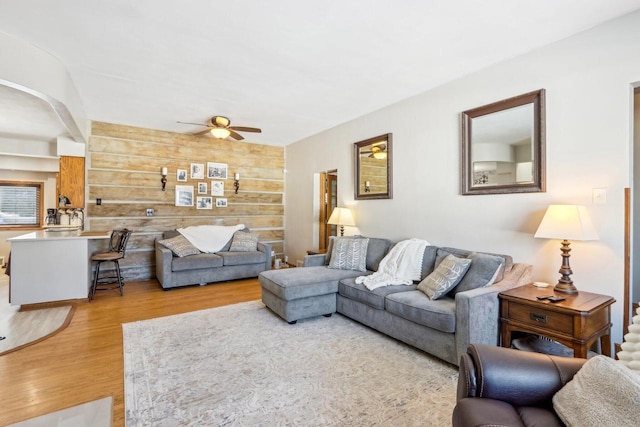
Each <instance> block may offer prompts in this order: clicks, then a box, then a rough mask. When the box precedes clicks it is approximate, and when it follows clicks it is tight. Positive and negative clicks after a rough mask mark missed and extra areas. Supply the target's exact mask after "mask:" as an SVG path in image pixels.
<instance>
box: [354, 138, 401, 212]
mask: <svg viewBox="0 0 640 427" xmlns="http://www.w3.org/2000/svg"><path fill="white" fill-rule="evenodd" d="M392 139H393V138H392V134H390V133H387V134H384V135H380V136H376V137H375V138H369V139H367V140H364V141H360V142H356V143H354V144H353V146H354V158H355V179H354V189H355V198H356V200H366V199H392V198H393V197H392V196H393V191H392V189H393V185H392V176H393V174H392V167H391V165H392V162H391V159H392V153H393V151H392V148H393V147H392V142H393V141H392Z"/></svg>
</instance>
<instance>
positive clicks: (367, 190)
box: [364, 181, 371, 193]
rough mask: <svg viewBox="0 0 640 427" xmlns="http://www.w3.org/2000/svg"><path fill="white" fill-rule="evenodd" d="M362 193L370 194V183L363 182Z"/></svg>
mask: <svg viewBox="0 0 640 427" xmlns="http://www.w3.org/2000/svg"><path fill="white" fill-rule="evenodd" d="M364 192H365V193H370V192H371V181H365V182H364Z"/></svg>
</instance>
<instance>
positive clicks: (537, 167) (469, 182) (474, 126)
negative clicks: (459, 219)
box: [461, 89, 546, 195]
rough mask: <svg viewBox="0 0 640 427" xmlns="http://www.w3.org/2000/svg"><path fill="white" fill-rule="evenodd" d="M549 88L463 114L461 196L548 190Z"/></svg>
mask: <svg viewBox="0 0 640 427" xmlns="http://www.w3.org/2000/svg"><path fill="white" fill-rule="evenodd" d="M544 94H545V92H544V89H540V90H537V91H534V92H530V93H525V94H524V95H520V96H516V97H514V98H509V99H505V100H502V101H498V102H495V103H493V104H489V105H485V106H482V107H478V108H474V109H473V110H467V111H464V112H463V113H462V174H461V175H462V178H461V180H462V182H461V184H462V185H461V187H462V194H463V195H471V194H505V193H535V192H544V191H546V176H545V175H546V171H545V119H544V115H545V109H544Z"/></svg>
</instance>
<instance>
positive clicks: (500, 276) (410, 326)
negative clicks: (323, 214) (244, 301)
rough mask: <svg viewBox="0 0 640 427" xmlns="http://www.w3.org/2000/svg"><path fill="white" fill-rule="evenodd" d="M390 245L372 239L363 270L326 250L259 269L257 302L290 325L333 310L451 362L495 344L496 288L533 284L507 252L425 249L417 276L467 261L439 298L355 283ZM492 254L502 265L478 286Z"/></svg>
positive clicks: (399, 288) (524, 267) (400, 288)
mask: <svg viewBox="0 0 640 427" xmlns="http://www.w3.org/2000/svg"><path fill="white" fill-rule="evenodd" d="M392 245H393V242H391V241H389V240H387V239H378V238H369V245H368V248H367V254H366V269H367V271H366V272H364V273H363V272H360V271H353V270H340V269H333V268H329V267H328V265H329V262H328V258H330V256H331V251H329V252H328V255H310V256H307V257H305V264H304V265H305V266H304V267H300V268H289V269H283V270H271V271H265V272H262V273H260V275H259V281H260V285H261V287H262V301H263V303H264V304H265V305H266V306H267V307H269V308H270V309H271V310H272V311H274V312H275V313H276V314H278V315H279V316H281V317H282V318H284V319H285V320H286V321H288V322H289V323H295V322H296V321H297V320H300V319H305V318H309V317H313V316H319V315H325V316H329V315H331V314H332V313H334V312H337V313H340V314H342V315H344V316H347V317H349V318H351V319H353V320H356V321H358V322H360V323H363V324H365V325H367V326H369V327H371V328H373V329H376V330H378V331H380V332H382V333H384V334H386V335H389V336H391V337H393V338H396V339H398V340H400V341H403V342H405V343H407V344H409V345H412V346H414V347H417V348H419V349H421V350H423V351H425V352H427V353H430V354H432V355H434V356H436V357H439V358H440V359H443V360H445V361H447V362H449V363H452V364H454V365H457V364H458V361H459V359H460V355H461V354H464V353H465V352H466V351H467V347H468V346H469V344H471V343H479V344H488V345H498V338H499V317H500V314H499V301H498V293H499V292H502V291H504V290H507V289H510V288H513V287H517V286H522V285H524V284H527V283H530V282H531V269H532V267H531V266H530V265H528V264H522V263H515V264H514V263H513V260H512V258H511V257H510V256H507V255H495V254H486V253H481V252H473V251H467V250H461V249H454V248H446V247H442V248H441V247H437V246H427V247H426V249H425V251H424V256H423V258H422V271H421V278H422V279H424V278H425V277H427V276H429V275H430V274H431V273H432V272H433V271H434V269H435V268H436V267H437V266H438V265H439V263H440V262H441V261H442V259H443V258H444V257H445V256H446V255H448V254H453V255H454V256H456V257H459V258H469V259H472V262H471V264H470V267H469V270H468V271H467V273H466V275H465V276H464V277H463V279H462V281H461V282H460V284H459V285H458V286H456V288H454V289H453V290H451V291H450V292H449V293H447V294H446V295H445V296H444V297H442V298H439V299H436V300H431V299H430V298H429V297H428V296H427V295H426V294H425V293H424V292H422V291H421V290H418V289H417V284H416V283H414V284H411V285H393V286H385V287H380V288H377V289H374V290H373V291H370V290H369V289H367V288H366V287H365V286H364V285H362V284H357V283H356V278H357V277H358V276H362V275H367V274H372V273H373V272H375V271H376V270H377V269H378V266H379V264H380V261H381V260H382V259H383V258H384V256H385V255H386V254H387V253H388V251H389V249H390V248H391V246H392ZM330 246H331V245H330ZM496 258H498V259H499V261H500V265H501V266H500V268H498V269H497V270H495V269H494V270H495V274H494V275H493V277H492V278H491V280H490V282H492V283H491V284H490V285H486V283H490V282H487V281H485V282H484V283H481V282H482V280H479V279H480V277H481V276H482V274H483V273H484V274H486V271H484V270H486V264H487V263H493V265H496V264H495V263H496ZM465 279H469V280H466V282H465ZM483 280H484V279H483ZM474 283H475V286H476V287H474ZM479 283H480V284H481V285H482V286H478V284H479ZM485 285H486V286H485ZM458 287H459V289H457V288H458Z"/></svg>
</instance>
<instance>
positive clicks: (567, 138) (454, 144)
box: [285, 12, 640, 342]
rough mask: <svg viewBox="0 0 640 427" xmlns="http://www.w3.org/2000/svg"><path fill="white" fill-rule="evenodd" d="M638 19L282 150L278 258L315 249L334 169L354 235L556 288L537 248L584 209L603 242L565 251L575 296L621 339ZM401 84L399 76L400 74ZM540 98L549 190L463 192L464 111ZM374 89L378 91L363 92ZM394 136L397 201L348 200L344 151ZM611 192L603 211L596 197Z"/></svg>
mask: <svg viewBox="0 0 640 427" xmlns="http://www.w3.org/2000/svg"><path fill="white" fill-rule="evenodd" d="M638 28H640V13H638V12H636V13H634V14H631V15H627V16H625V17H623V18H620V19H617V20H615V21H611V22H609V23H607V24H604V25H601V26H599V27H596V28H594V29H592V30H589V31H587V32H584V33H582V34H579V35H576V36H573V37H571V38H568V39H566V40H564V41H561V42H558V43H555V44H553V45H550V46H547V47H544V48H542V49H539V50H536V51H534V52H531V53H529V54H526V55H523V56H520V57H517V58H514V59H512V60H509V61H506V62H503V63H501V64H499V65H496V66H493V67H491V68H488V69H485V70H483V71H481V72H477V73H474V74H471V75H469V76H467V77H464V78H462V79H459V80H456V81H454V82H451V83H449V84H446V85H443V86H441V87H439V88H436V89H434V90H431V91H428V92H426V93H424V94H421V95H419V96H416V97H414V98H411V99H408V100H405V101H403V102H401V103H398V104H396V105H392V106H390V107H387V108H384V109H383V110H380V111H377V112H373V113H371V114H368V115H366V116H364V117H361V118H358V119H356V120H353V121H351V122H348V123H345V124H343V125H340V126H338V127H336V128H334V129H331V130H328V131H326V132H323V133H321V134H318V135H315V136H313V137H310V138H307V139H305V140H302V141H299V142H297V143H294V144H291V145H289V146H288V147H287V150H286V151H287V152H286V159H287V162H286V163H287V178H286V179H287V200H286V206H285V215H286V221H285V229H286V231H287V233H286V253H287V255H288V256H289V258H290V259H299V258H300V257H302V256H303V254H304V253H305V251H306V250H307V249H311V248H312V242H313V241H314V240H313V237H314V236H313V230H314V227H313V194H314V191H313V185H314V180H313V177H314V173H315V172H318V171H322V170H328V169H337V170H338V174H339V180H338V205H339V206H353V209H354V213H355V216H356V218H357V225H358V227H359V228H360V230H361V232H362V234H364V235H369V236H376V237H388V238H392V239H402V238H407V237H420V238H424V239H427V240H428V241H430V242H431V243H433V244H435V245H447V246H455V247H461V248H467V249H475V250H483V251H490V252H500V253H508V254H511V255H513V257H514V259H515V260H516V261H521V262H528V263H531V264H533V265H534V278H535V279H536V280H543V281H548V282H552V283H555V282H556V281H557V279H558V277H559V274H558V273H557V270H558V269H559V268H560V263H561V258H560V242H559V241H551V240H542V239H534V238H533V234H534V233H535V231H536V228H537V226H538V224H539V221H540V220H541V219H542V215H543V214H544V211H545V209H546V207H547V205H549V204H551V203H572V204H573V203H575V204H584V205H586V206H587V207H588V210H589V212H590V214H591V215H592V219H593V222H594V224H595V226H596V228H597V230H598V233H599V234H600V240H599V241H596V242H573V243H572V249H573V250H572V257H571V266H572V267H573V271H574V274H573V276H572V277H573V280H574V282H575V284H576V286H577V287H578V289H581V290H584V291H591V292H597V293H604V294H608V295H611V296H613V297H615V299H616V300H617V303H616V304H615V305H614V306H613V311H612V314H613V322H614V328H613V340H614V341H615V342H621V339H622V324H621V323H622V308H621V305H622V301H623V237H624V235H623V222H624V188H625V187H628V186H630V163H631V158H630V152H631V144H632V141H631V139H632V136H631V134H630V129H631V110H632V108H631V107H632V89H631V84H632V83H633V82H638V81H640V55H638V52H639V51H640V31H638ZM397 78H398V79H400V80H401V79H402V76H397ZM540 88H544V89H546V105H547V112H546V119H547V120H546V123H547V131H546V136H547V192H546V193H533V194H511V195H487V196H477V195H475V196H461V195H460V112H462V111H464V110H468V109H471V108H475V107H478V106H481V105H485V104H488V103H491V102H494V101H498V100H501V99H505V98H509V97H513V96H516V95H520V94H522V93H526V92H530V91H533V90H537V89H540ZM371 90H375V88H371ZM387 132H392V133H393V157H394V158H393V167H394V171H393V181H394V188H393V195H394V197H393V199H392V200H368V201H357V202H355V201H354V200H353V165H352V164H353V159H352V144H353V143H354V142H356V141H360V140H363V139H366V138H370V137H373V136H375V135H380V134H383V133H387ZM596 187H597V188H600V187H605V188H606V189H607V203H606V205H597V206H595V205H593V204H592V189H593V188H596Z"/></svg>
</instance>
